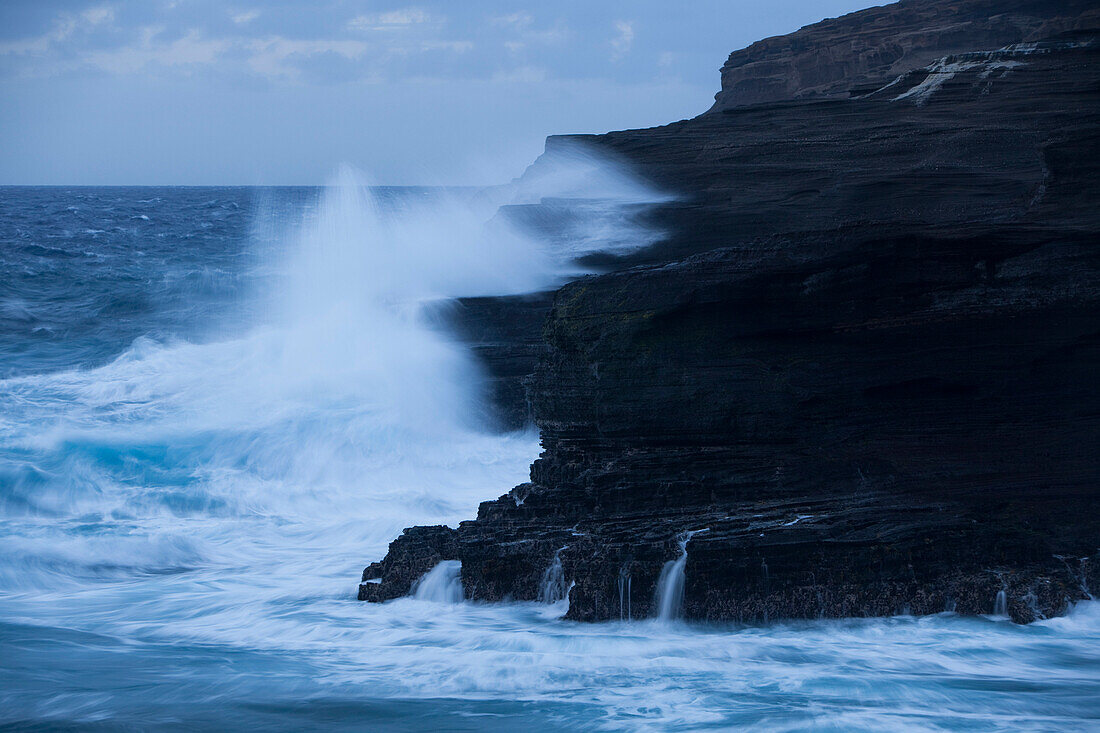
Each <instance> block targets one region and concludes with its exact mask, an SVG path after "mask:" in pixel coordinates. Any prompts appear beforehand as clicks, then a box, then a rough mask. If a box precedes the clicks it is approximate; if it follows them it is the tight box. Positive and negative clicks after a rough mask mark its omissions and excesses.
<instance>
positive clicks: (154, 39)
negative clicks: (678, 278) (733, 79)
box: [0, 0, 877, 185]
mask: <svg viewBox="0 0 1100 733" xmlns="http://www.w3.org/2000/svg"><path fill="white" fill-rule="evenodd" d="M872 4H877V3H876V2H874V0H766V1H762V0H724V1H723V0H680V1H679V2H672V1H670V0H540V2H531V1H529V0H511V1H509V2H505V1H504V0H427V1H425V2H415V0H405V1H400V0H399V1H398V2H387V1H385V0H263V1H261V0H107V1H104V0H0V184H58V185H141V184H163V185H315V184H321V183H324V182H325V181H326V180H327V179H328V178H329V177H330V176H331V174H332V172H333V171H334V170H335V169H336V168H337V167H339V166H340V165H341V164H345V163H346V164H351V165H353V166H355V167H357V168H359V169H361V170H363V171H364V172H365V173H366V175H367V176H368V177H369V178H370V180H371V181H373V182H375V183H377V184H380V185H414V184H423V185H439V184H450V185H462V184H466V185H481V184H492V183H501V182H505V181H507V180H509V179H511V178H513V177H515V176H517V175H519V174H520V173H521V172H522V171H523V169H524V167H526V166H527V165H528V164H529V163H530V162H531V161H532V160H534V159H535V158H536V157H537V156H538V155H539V153H540V152H541V151H542V148H543V143H544V140H545V138H546V136H547V135H552V134H559V133H578V132H604V131H607V130H616V129H627V128H637V127H651V126H655V125H660V124H664V123H668V122H672V121H675V120H678V119H683V118H687V117H694V116H695V115H697V114H700V113H702V112H703V111H705V110H706V109H707V108H708V107H709V106H710V104H711V102H712V100H713V97H714V94H715V93H716V92H717V91H718V88H719V84H720V79H719V73H718V69H719V67H721V65H722V63H723V62H724V61H725V59H726V57H727V56H728V54H729V53H730V51H732V50H734V49H737V48H742V47H744V46H747V45H748V44H750V43H752V42H753V41H755V40H758V39H760V38H764V37H767V36H772V35H778V34H783V33H789V32H791V31H794V30H796V29H797V28H799V27H801V26H803V25H807V24H809V23H813V22H816V21H818V20H821V19H822V18H826V17H835V16H837V15H842V14H844V13H847V12H851V11H853V10H857V9H860V8H862V7H867V6H868V5H872Z"/></svg>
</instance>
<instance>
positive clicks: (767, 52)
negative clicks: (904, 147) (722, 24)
mask: <svg viewBox="0 0 1100 733" xmlns="http://www.w3.org/2000/svg"><path fill="white" fill-rule="evenodd" d="M1096 27H1100V8H1098V7H1096V4H1095V3H1093V2H1089V0H1056V1H1053V2H1052V1H1051V0H980V1H976V0H969V1H966V0H902V1H901V2H898V3H894V4H891V5H884V6H882V7H876V8H869V9H867V10H863V11H860V12H858V13H852V14H850V15H845V16H843V17H840V18H834V19H831V20H824V21H822V22H820V23H815V24H813V25H810V26H807V27H805V28H803V29H802V30H800V31H798V32H796V33H791V34H790V35H786V36H778V37H775V38H767V39H765V40H763V41H758V42H757V43H754V44H752V45H751V46H749V47H748V48H744V49H741V50H739V51H734V52H733V53H732V54H730V57H729V59H728V60H727V61H726V63H725V65H724V66H722V91H720V92H719V93H718V94H717V95H716V96H715V103H714V107H713V108H712V111H722V110H725V109H730V108H732V107H739V106H745V105H751V104H760V103H763V102H777V101H782V100H792V99H810V98H818V99H821V98H829V97H847V96H848V95H849V92H850V90H852V89H853V88H855V89H858V88H859V87H861V86H863V87H865V86H867V85H871V86H873V87H879V86H882V85H883V84H886V83H887V82H889V81H890V80H891V79H893V78H895V77H897V76H899V75H900V74H903V73H905V72H907V71H909V70H911V69H916V68H920V67H923V66H926V65H928V64H930V63H932V62H934V61H935V60H936V59H939V58H942V57H944V56H950V55H954V54H959V53H967V52H970V51H979V50H990V49H995V48H1000V47H1002V46H1007V45H1010V44H1014V43H1022V42H1025V41H1034V40H1039V39H1044V38H1049V37H1051V36H1055V35H1057V34H1060V33H1063V32H1066V31H1073V30H1080V29H1087V28H1096Z"/></svg>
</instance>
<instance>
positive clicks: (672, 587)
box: [654, 529, 706, 621]
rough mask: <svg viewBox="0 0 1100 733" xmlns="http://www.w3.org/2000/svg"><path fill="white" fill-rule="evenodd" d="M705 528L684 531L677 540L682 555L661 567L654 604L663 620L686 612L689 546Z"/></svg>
mask: <svg viewBox="0 0 1100 733" xmlns="http://www.w3.org/2000/svg"><path fill="white" fill-rule="evenodd" d="M700 532H706V530H705V529H698V530H694V531H692V532H684V533H683V534H682V535H680V536H679V537H678V538H677V540H678V542H679V545H680V555H679V556H678V557H677V558H676V559H675V560H669V561H668V562H666V563H665V564H664V567H662V568H661V575H660V577H658V578H657V593H656V596H655V597H654V605H655V606H656V607H657V618H658V619H659V620H661V621H675V620H676V619H678V618H680V617H681V616H683V614H684V582H685V580H686V577H685V575H684V568H685V567H686V566H687V558H688V552H687V546H688V542H690V541H691V538H692V537H694V536H695V535H697V534H699V533H700Z"/></svg>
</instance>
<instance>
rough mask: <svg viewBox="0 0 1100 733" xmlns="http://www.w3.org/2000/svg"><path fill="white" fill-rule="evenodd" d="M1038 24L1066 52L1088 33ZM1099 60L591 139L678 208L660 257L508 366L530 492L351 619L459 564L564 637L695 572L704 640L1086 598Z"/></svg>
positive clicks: (411, 541)
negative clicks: (736, 628) (520, 396)
mask: <svg viewBox="0 0 1100 733" xmlns="http://www.w3.org/2000/svg"><path fill="white" fill-rule="evenodd" d="M995 4H996V3H988V2H979V1H978V0H975V1H974V2H969V3H967V2H956V3H928V4H927V5H928V6H929V7H933V6H935V7H938V6H939V5H950V6H951V7H953V8H956V9H962V10H967V12H971V11H973V12H979V11H981V9H982V8H986V6H991V5H995ZM1000 5H1002V6H1004V7H1005V8H1009V10H1008V11H1006V12H1016V11H1015V10H1012V8H1017V5H1022V4H1019V3H1011V2H1006V3H1001V4H1000ZM1033 5H1035V6H1038V4H1033ZM1054 6H1057V7H1055V8H1054V9H1055V10H1056V11H1057V13H1055V15H1054V16H1053V17H1055V18H1056V19H1064V18H1066V17H1069V21H1066V22H1063V20H1057V22H1056V23H1055V27H1057V28H1058V29H1062V26H1063V25H1066V23H1068V24H1069V25H1071V26H1073V27H1078V26H1081V25H1082V24H1083V23H1084V22H1085V21H1084V20H1081V19H1082V18H1084V19H1087V18H1088V17H1089V15H1088V12H1086V11H1084V10H1081V11H1080V12H1078V13H1077V15H1073V14H1072V13H1070V12H1069V11H1065V12H1063V10H1065V9H1066V8H1070V9H1071V10H1072V9H1073V8H1075V7H1076V6H1073V5H1072V3H1066V4H1064V5H1063V4H1057V3H1055V4H1050V7H1054ZM890 7H893V8H896V9H898V16H897V23H896V24H897V26H898V28H900V27H901V26H902V25H904V23H906V22H908V21H907V20H905V19H906V18H908V17H909V16H908V15H907V13H909V11H910V10H911V6H910V5H907V4H905V3H902V4H899V5H898V6H890ZM1078 10H1080V9H1078ZM876 12H879V11H876ZM881 12H886V9H881ZM960 12H961V10H960ZM981 12H985V11H981ZM856 15H857V16H858V15H859V14H856ZM851 17H852V18H855V17H856V16H851ZM874 17H878V18H880V20H878V21H876V25H875V29H877V30H876V32H878V31H883V32H886V31H888V30H889V28H888V26H889V23H890V22H891V21H890V19H889V17H883V16H874ZM922 17H923V16H922ZM935 20H936V17H931V18H930V19H928V18H926V20H925V21H922V22H925V23H926V24H931V23H932V22H933V21H935ZM940 20H942V18H940ZM853 22H855V21H853ZM1052 22H1054V21H1052ZM1059 24H1061V25H1059ZM895 30H897V29H895ZM868 32H869V31H868ZM898 32H900V31H898ZM800 33H802V34H804V36H805V34H806V31H805V30H804V31H802V32H800ZM796 35H798V34H796ZM1096 35H1097V34H1095V33H1092V32H1087V31H1078V32H1075V33H1071V34H1068V35H1067V34H1062V35H1059V36H1057V37H1054V38H1051V39H1047V40H1043V41H1041V42H1037V43H1035V44H1028V45H1026V46H1016V47H1012V48H1001V49H998V48H984V47H982V45H980V44H983V43H985V41H986V40H987V39H986V38H985V37H984V36H981V35H978V36H977V37H976V38H972V39H971V40H972V41H973V42H974V43H975V44H979V45H976V46H975V47H973V48H971V49H970V50H969V51H968V52H967V53H965V54H957V55H955V56H953V57H950V58H944V59H940V60H937V61H933V62H931V63H925V64H922V66H921V67H920V68H909V69H905V70H903V72H902V73H899V74H898V75H897V76H896V77H894V78H892V79H883V80H882V83H881V84H880V85H878V86H872V87H871V88H861V89H860V90H859V93H858V94H857V95H855V96H854V97H852V98H848V99H844V100H840V99H835V100H826V101H804V100H796V101H787V102H781V103H774V104H757V105H754V106H744V107H736V108H732V109H729V110H727V111H725V112H723V113H720V114H707V115H704V116H702V117H700V118H697V119H695V120H689V121H684V122H680V123H676V124H673V125H669V126H667V127H663V128H656V129H653V130H640V131H627V132H617V133H611V134H608V135H603V136H592V137H586V138H583V139H582V140H583V142H584V143H585V144H588V145H591V146H594V147H596V148H599V149H605V150H608V151H610V152H611V153H613V154H614V155H615V156H617V157H618V158H620V159H626V160H629V161H631V163H632V164H633V165H634V166H635V167H636V169H637V170H638V171H639V172H640V173H641V174H643V175H645V176H646V177H648V178H649V179H651V180H652V181H654V182H656V183H657V184H658V185H660V186H662V187H664V188H666V189H668V190H672V191H675V192H678V193H679V194H681V199H680V200H679V201H678V202H676V203H673V204H668V205H666V206H664V207H662V208H661V209H660V210H658V211H657V212H655V213H654V217H655V220H658V221H659V222H660V224H661V225H662V226H663V227H665V228H666V229H667V230H668V231H670V233H671V234H670V236H669V237H668V238H667V239H666V240H665V241H663V242H661V243H659V244H658V245H655V246H653V247H650V248H647V249H645V250H643V251H641V252H637V253H634V254H631V255H628V256H625V257H620V258H615V259H614V260H613V261H608V262H607V263H606V264H607V265H608V266H610V267H612V268H614V269H617V271H615V272H610V273H608V274H604V275H600V276H595V277H589V278H585V279H581V280H579V281H576V282H573V283H571V284H569V285H566V286H565V287H563V288H562V289H561V290H559V291H558V292H557V293H556V294H555V295H554V299H553V305H552V308H551V309H550V311H549V315H548V317H547V318H546V320H545V324H544V326H543V330H542V339H541V341H539V342H538V343H535V342H534V341H532V340H531V339H530V338H526V339H525V340H523V339H521V340H523V341H524V343H525V344H527V345H528V346H529V347H530V348H531V349H532V352H531V353H533V354H534V357H533V361H534V363H535V364H536V367H535V369H534V371H533V374H531V375H530V376H529V377H527V380H526V381H527V386H528V389H527V391H526V396H525V403H526V404H528V405H529V408H530V410H531V414H532V415H533V418H534V420H535V422H536V424H537V425H538V427H539V429H540V431H541V434H542V440H543V447H544V452H543V454H542V456H541V457H540V458H539V460H538V461H536V462H535V464H534V465H533V466H532V470H531V481H530V482H529V483H527V484H523V485H521V486H518V487H516V488H514V489H513V490H512V491H511V492H509V493H508V494H506V495H504V496H502V497H501V498H499V499H497V500H495V501H489V502H486V503H484V504H482V506H481V508H480V510H479V512H478V517H477V519H476V520H471V521H468V522H463V523H462V524H461V525H460V526H459V527H458V528H457V529H449V528H414V529H411V530H407V531H406V533H405V535H403V536H402V537H401V538H399V539H398V540H396V541H395V542H394V543H393V544H392V545H391V547H390V551H389V553H388V554H387V556H386V558H385V559H384V560H383V561H382V562H380V563H375V564H373V565H371V566H370V567H368V568H367V570H366V572H365V573H364V584H363V585H362V586H361V588H360V598H362V599H364V600H386V599H388V598H392V597H396V596H398V595H403V594H405V593H407V592H408V591H409V589H410V588H411V587H412V585H413V583H414V582H415V580H416V579H417V578H418V577H419V576H420V575H422V574H423V573H424V572H426V571H427V570H428V569H430V567H432V566H433V565H434V563H436V562H439V561H440V560H454V559H457V560H461V562H462V580H463V585H464V588H465V591H466V594H467V596H468V597H469V598H471V599H476V600H483V601H499V600H505V599H512V600H537V599H538V598H540V595H541V593H540V591H541V584H542V583H543V581H544V579H545V577H546V571H547V569H548V568H549V567H550V566H551V565H552V564H553V563H554V560H555V556H556V557H557V558H558V560H559V561H560V563H561V567H562V573H563V575H564V577H565V579H566V580H567V581H568V582H569V583H570V584H571V589H570V591H569V611H568V615H569V617H570V618H573V619H578V620H590V621H592V620H604V619H618V618H625V617H628V616H629V617H633V618H640V617H647V616H652V615H655V613H656V609H655V605H654V604H655V598H656V595H657V584H658V578H659V577H660V575H661V571H662V569H663V568H664V567H665V565H666V563H668V562H670V561H672V560H674V559H675V558H677V557H679V556H680V555H681V553H682V552H683V550H681V546H683V547H685V548H686V553H687V557H686V563H685V565H684V577H685V589H684V601H683V612H684V615H685V616H686V617H688V618H690V619H706V620H714V621H728V620H735V621H736V620H742V621H750V620H764V619H775V618H791V617H795V618H812V617H819V616H863V615H884V614H894V613H899V612H911V613H919V614H923V613H936V612H940V611H944V610H955V611H957V612H960V613H971V614H977V613H990V612H992V611H993V610H994V607H995V605H997V599H998V596H1000V597H1001V598H1002V599H1003V601H1004V606H1005V608H1004V610H1005V611H1007V613H1008V614H1009V615H1010V616H1011V617H1012V618H1013V619H1015V620H1016V621H1020V622H1027V621H1032V620H1035V619H1037V618H1041V617H1044V616H1051V615H1055V614H1058V613H1062V612H1063V611H1064V610H1065V609H1066V608H1067V606H1068V604H1070V603H1072V602H1073V601H1076V600H1079V599H1082V598H1086V597H1088V593H1089V589H1090V588H1093V589H1095V588H1097V587H1100V570H1098V568H1100V555H1098V554H1097V553H1098V550H1100V457H1098V453H1097V449H1098V448H1100V379H1098V378H1097V374H1100V249H1098V244H1100V243H1098V235H1100V214H1098V212H1097V209H1096V206H1095V202H1096V201H1097V200H1100V43H1098V41H1097V37H1096ZM791 38H792V39H793V37H791ZM795 40H797V39H795ZM795 40H791V41H790V43H791V44H794V43H795ZM960 43H962V41H961V40H960ZM922 60H923V59H922ZM849 75H850V74H849ZM857 76H858V75H857ZM574 140H575V139H574ZM555 144H558V143H556V141H554V140H551V141H550V142H549V143H548V146H549V147H553V145H555ZM537 165H538V164H537V163H536V166H537ZM505 341H506V339H505ZM501 343H504V342H503V341H502V342H501ZM536 352H537V353H536ZM689 533H692V534H690V535H689ZM685 540H686V542H685Z"/></svg>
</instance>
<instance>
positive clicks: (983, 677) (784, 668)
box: [0, 176, 1100, 731]
mask: <svg viewBox="0 0 1100 733" xmlns="http://www.w3.org/2000/svg"><path fill="white" fill-rule="evenodd" d="M495 205H496V202H495V201H493V200H491V199H487V198H485V197H480V196H474V195H471V194H470V193H469V192H460V193H455V192H442V191H433V190H424V189H374V190H367V189H364V188H363V187H362V186H360V185H358V183H357V182H356V180H355V179H354V178H351V177H347V176H345V177H344V178H343V179H342V180H341V182H340V185H337V186H334V187H333V188H332V189H330V190H328V191H322V190H316V189H241V188H238V189H226V188H195V189H179V188H162V189H149V188H125V189H88V188H82V189H63V188H5V189H0V264H2V267H3V270H2V272H3V273H4V277H3V278H2V279H0V679H2V681H3V684H2V685H0V725H7V726H14V727H23V726H26V727H55V728H67V727H75V728H81V729H84V728H96V727H101V728H104V729H116V728H154V727H156V728H162V727H173V726H174V727H178V728H181V729H189V730H190V729H196V728H200V729H201V728H207V729H225V728H237V727H242V728H243V727H246V726H257V727H260V728H263V729H288V730H299V729H303V728H310V729H314V728H316V729H325V728H332V729H345V728H347V729H351V728H354V729H363V728H367V729H371V730H421V729H446V730H515V729H517V728H519V727H521V726H533V727H537V729H540V730H558V729H560V730H577V729H606V730H638V729H649V730H662V731H663V730H695V729H724V728H738V729H740V728H744V729H759V730H811V729H812V730H818V729H824V730H843V731H848V730H874V731H878V730H907V729H911V730H929V729H933V730H934V729H942V730H982V731H985V730H1044V731H1045V730H1096V729H1098V728H1100V702H1098V700H1100V610H1098V609H1097V607H1096V604H1094V603H1084V604H1081V605H1079V606H1078V607H1077V608H1076V609H1074V611H1073V612H1072V613H1071V614H1070V615H1069V616H1068V617H1066V618H1061V619H1052V620H1048V621H1043V622H1040V623H1037V624H1033V625H1031V626H1027V627H1019V626H1015V625H1013V624H1011V623H1008V622H1006V621H1003V620H999V619H996V618H992V617H991V618H969V619H967V618H958V617H955V616H952V615H946V614H945V615H940V616H935V617H928V618H920V619H916V618H909V617H897V618H889V619H861V620H847V621H820V622H804V623H778V624H772V625H769V626H722V627H707V626H698V625H689V624H683V623H675V622H659V621H656V620H653V621H638V622H632V623H612V624H595V625H578V624H572V623H568V622H565V621H562V620H561V619H560V616H561V615H562V613H564V610H565V608H564V606H563V604H562V603H558V604H545V605H544V604H512V605H500V606H485V605H479V604H469V603H459V604H448V603H436V602H432V601H425V600H414V599H402V600H398V601H395V602H392V603H388V604H383V605H371V604H363V603H359V602H357V601H356V600H355V595H356V591H357V581H358V576H359V573H360V572H361V570H362V567H363V566H364V565H365V564H366V563H367V562H369V561H370V560H373V559H377V558H378V557H380V556H381V555H382V554H383V553H384V552H385V548H386V545H387V544H388V542H389V541H390V540H391V539H392V538H393V537H394V536H396V535H397V534H398V533H399V532H400V530H401V529H402V528H403V527H405V526H409V525H411V524H419V523H430V524H435V523H451V524H453V523H455V522H457V521H459V520H461V519H466V518H469V517H471V516H473V515H474V513H475V512H476V507H477V504H478V502H479V501H481V500H484V499H487V498H492V497H495V496H497V495H499V494H501V493H504V492H505V491H507V490H508V489H509V488H510V487H511V486H513V485H514V484H516V483H519V482H522V481H523V480H525V478H526V475H527V469H528V465H529V463H530V461H531V460H532V459H533V458H534V457H535V456H536V455H537V453H538V441H537V436H535V435H533V434H531V433H515V434H501V433H499V432H497V431H494V430H493V429H492V426H491V424H490V422H489V420H488V418H487V417H486V415H485V411H484V408H483V401H482V398H481V390H480V384H481V375H480V374H479V372H478V369H477V367H476V365H475V364H474V363H473V362H472V360H471V359H470V357H469V355H468V354H467V353H466V352H465V351H464V349H463V348H462V347H461V346H460V345H458V344H455V343H453V342H452V341H451V340H450V339H449V338H448V337H447V335H446V334H444V333H439V332H438V331H436V330H435V329H433V328H432V326H431V324H429V323H425V322H424V321H423V319H422V318H421V309H420V307H421V306H422V305H423V304H424V303H427V302H432V301H434V300H436V299H438V298H444V297H452V296H456V295H470V294H492V293H502V292H522V291H525V290H530V289H533V288H536V287H543V286H546V285H548V284H551V283H553V282H555V281H557V280H560V278H561V277H563V276H564V274H565V273H566V272H567V271H568V270H569V266H568V263H567V262H566V258H565V257H564V256H562V255H559V254H558V253H556V252H555V251H554V249H553V247H550V246H548V245H546V244H542V243H540V242H538V241H534V240H532V239H531V238H530V236H528V235H525V234H523V233H522V232H517V231H514V230H512V229H510V228H509V227H507V226H506V225H505V224H503V223H502V222H501V221H500V220H499V217H497V218H494V216H493V215H494V213H495ZM487 222H489V223H488V224H487ZM605 225H606V222H603V224H601V226H605ZM599 230H600V228H599V227H597V228H595V229H594V230H593V231H599ZM574 254H575V252H574ZM992 603H993V599H990V604H991V610H992Z"/></svg>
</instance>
